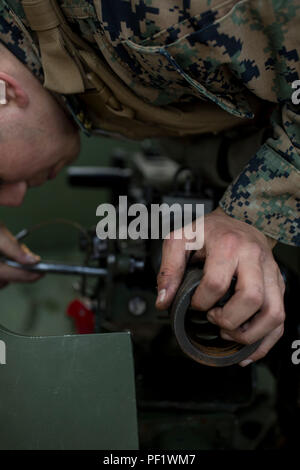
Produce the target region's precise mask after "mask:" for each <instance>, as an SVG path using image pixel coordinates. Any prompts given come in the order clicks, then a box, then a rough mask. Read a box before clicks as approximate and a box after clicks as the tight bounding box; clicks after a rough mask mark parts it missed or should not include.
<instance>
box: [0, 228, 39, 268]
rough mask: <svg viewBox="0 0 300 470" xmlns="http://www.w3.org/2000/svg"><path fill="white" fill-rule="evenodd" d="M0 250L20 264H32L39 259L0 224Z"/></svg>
mask: <svg viewBox="0 0 300 470" xmlns="http://www.w3.org/2000/svg"><path fill="white" fill-rule="evenodd" d="M0 252H1V253H2V254H3V255H4V256H7V257H8V258H10V259H13V260H15V261H17V262H18V263H21V264H30V263H31V264H33V263H37V262H38V261H39V260H40V257H39V256H38V255H35V254H34V253H32V252H31V251H30V250H29V248H28V247H27V246H26V245H21V244H20V243H19V242H18V241H17V239H16V238H15V237H14V236H13V235H12V234H11V233H10V231H9V230H8V229H7V228H6V227H5V226H4V225H1V226H0Z"/></svg>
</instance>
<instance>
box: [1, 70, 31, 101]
mask: <svg viewBox="0 0 300 470" xmlns="http://www.w3.org/2000/svg"><path fill="white" fill-rule="evenodd" d="M0 80H3V81H4V82H5V84H6V100H7V103H9V102H10V101H14V102H15V103H16V104H17V106H19V108H26V107H27V106H28V104H29V97H28V95H27V93H26V91H25V90H24V88H23V87H22V84H21V83H20V82H18V81H17V80H16V79H15V78H13V77H12V76H11V75H8V74H7V73H5V72H0Z"/></svg>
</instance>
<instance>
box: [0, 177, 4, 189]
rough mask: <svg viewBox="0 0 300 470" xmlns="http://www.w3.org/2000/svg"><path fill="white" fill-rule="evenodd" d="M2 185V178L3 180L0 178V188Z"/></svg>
mask: <svg viewBox="0 0 300 470" xmlns="http://www.w3.org/2000/svg"><path fill="white" fill-rule="evenodd" d="M3 185H4V180H3V179H2V178H0V188H1V186H3Z"/></svg>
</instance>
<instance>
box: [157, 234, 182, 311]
mask: <svg viewBox="0 0 300 470" xmlns="http://www.w3.org/2000/svg"><path fill="white" fill-rule="evenodd" d="M185 243H186V241H185V240H184V239H182V240H175V239H169V240H165V241H164V243H163V249H162V261H161V266H160V270H159V273H158V276H157V290H158V294H157V300H156V304H155V305H156V308H158V309H159V310H165V309H167V308H168V307H169V306H170V304H171V303H172V301H173V299H174V297H175V294H176V292H177V289H178V287H179V286H180V284H181V281H182V278H183V275H184V272H185V268H186V263H187V259H188V256H189V253H190V252H189V251H187V250H186V249H185Z"/></svg>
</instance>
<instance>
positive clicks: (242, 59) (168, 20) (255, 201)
mask: <svg viewBox="0 0 300 470" xmlns="http://www.w3.org/2000/svg"><path fill="white" fill-rule="evenodd" d="M24 3H26V2H24ZM59 3H60V6H61V8H62V11H63V13H64V15H65V17H66V19H67V21H68V23H69V24H70V25H71V27H72V29H73V30H74V31H76V32H77V33H78V32H79V33H80V36H81V37H82V38H84V39H85V40H87V41H88V42H89V44H91V45H92V47H93V48H94V50H95V51H97V53H99V54H101V56H102V57H104V59H105V61H106V63H107V64H108V65H109V67H111V69H112V70H113V71H114V72H115V73H116V75H117V76H118V77H120V79H121V80H122V81H123V83H124V84H125V85H126V86H127V87H128V88H129V89H130V90H132V91H133V92H134V93H135V94H136V95H137V96H139V97H142V98H143V100H144V101H145V102H146V103H151V104H152V105H155V106H156V107H161V108H166V107H168V106H170V105H174V104H178V103H190V102H193V100H194V101H195V100H198V101H202V102H203V103H204V102H212V103H214V104H215V106H216V107H219V108H220V109H222V110H225V111H226V112H227V113H229V115H231V116H235V117H237V118H238V119H239V120H245V119H246V120H251V119H252V118H254V112H253V108H252V105H251V99H250V98H251V96H253V95H255V96H256V97H257V98H259V100H261V101H262V102H263V103H264V106H267V103H271V104H273V105H274V110H273V113H272V116H271V118H270V119H271V121H270V122H271V125H272V132H271V134H270V136H269V138H268V139H267V140H266V141H265V142H264V143H263V145H262V146H261V147H260V148H259V150H258V151H257V152H256V154H255V155H253V157H252V158H251V159H250V160H249V162H248V163H247V165H246V166H245V167H244V169H243V170H242V172H241V173H240V174H239V176H238V177H237V178H236V179H235V181H234V182H233V183H232V184H230V186H229V187H228V188H227V190H226V191H225V194H224V196H223V198H222V199H221V201H220V206H221V207H222V208H223V210H224V211H225V212H226V213H227V214H228V215H230V216H232V217H235V218H237V219H240V220H242V221H245V222H247V223H249V224H253V225H254V226H255V227H256V228H258V229H259V230H260V231H262V232H263V233H264V234H266V235H268V236H270V237H272V238H275V239H277V240H278V241H281V242H283V243H286V244H290V245H295V246H300V107H299V105H295V104H293V103H292V100H291V97H292V94H293V92H294V91H295V90H294V89H293V88H292V84H293V83H294V82H295V81H296V80H299V79H300V61H299V54H300V47H299V46H300V35H299V30H300V1H299V0H286V1H283V0H265V1H261V0H242V1H237V0H230V1H228V0H227V1H221V0H163V1H162V0H131V1H129V0H113V1H108V0H107V1H106V0H94V1H93V0H64V1H60V2H59ZM0 15H1V16H0V40H1V41H2V42H3V43H4V44H5V46H6V47H7V48H8V49H9V50H10V51H11V52H13V54H15V56H16V57H18V59H19V60H21V61H22V62H23V63H24V64H25V65H27V67H28V68H29V69H30V70H31V71H32V73H33V74H34V75H35V76H36V77H37V78H38V79H39V80H40V81H41V82H42V83H44V84H45V86H47V83H45V82H44V80H45V77H44V73H43V72H44V71H43V68H42V65H41V51H40V49H39V41H38V39H37V36H36V32H34V31H32V29H31V28H30V26H29V24H28V22H27V19H26V17H25V15H24V10H23V7H22V2H20V1H18V0H0ZM49 88H50V87H49ZM52 91H53V90H52ZM54 91H55V90H54ZM75 98H76V96H75ZM68 103H69V106H70V107H71V111H72V114H73V116H74V117H75V118H78V112H77V111H76V110H75V108H74V106H75V104H74V103H75V101H73V102H71V101H70V100H69V99H68ZM70 103H71V104H70ZM79 124H80V125H82V122H81V123H80V122H79ZM199 158H200V157H199Z"/></svg>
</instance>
